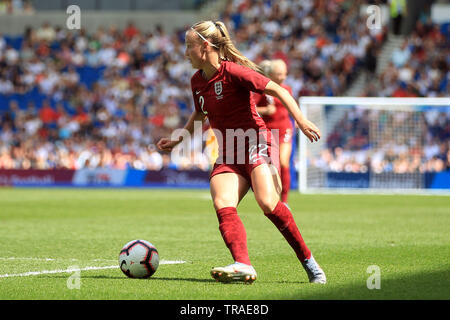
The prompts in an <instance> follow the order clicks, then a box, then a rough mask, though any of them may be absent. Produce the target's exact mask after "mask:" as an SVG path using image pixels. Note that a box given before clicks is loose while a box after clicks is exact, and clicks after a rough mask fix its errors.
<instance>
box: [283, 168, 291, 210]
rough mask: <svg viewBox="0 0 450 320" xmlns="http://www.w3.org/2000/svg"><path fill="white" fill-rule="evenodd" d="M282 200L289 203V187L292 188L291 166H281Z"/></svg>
mask: <svg viewBox="0 0 450 320" xmlns="http://www.w3.org/2000/svg"><path fill="white" fill-rule="evenodd" d="M281 187H282V190H281V202H284V203H287V200H288V193H289V189H290V188H291V172H290V170H289V167H281Z"/></svg>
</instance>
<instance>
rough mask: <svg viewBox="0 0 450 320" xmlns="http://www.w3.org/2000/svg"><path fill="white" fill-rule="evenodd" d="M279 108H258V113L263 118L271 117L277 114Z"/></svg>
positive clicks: (270, 106)
mask: <svg viewBox="0 0 450 320" xmlns="http://www.w3.org/2000/svg"><path fill="white" fill-rule="evenodd" d="M276 110H277V108H276V107H275V105H274V104H269V105H267V106H265V107H256V111H258V113H259V114H260V115H262V116H270V115H272V114H274V113H275V111H276Z"/></svg>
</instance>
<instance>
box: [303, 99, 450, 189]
mask: <svg viewBox="0 0 450 320" xmlns="http://www.w3.org/2000/svg"><path fill="white" fill-rule="evenodd" d="M300 107H301V109H302V112H303V113H304V114H305V115H306V117H307V118H308V119H309V120H311V121H312V122H313V123H315V124H316V125H317V126H318V127H319V129H320V131H321V134H322V138H321V139H320V141H319V142H314V143H310V142H309V140H307V138H306V137H305V136H304V135H303V134H300V138H299V150H298V162H297V163H296V165H297V169H298V172H299V175H298V176H299V189H300V192H303V193H315V192H327V191H328V192H337V191H338V192H339V191H350V192H351V191H358V192H370V191H377V192H392V191H399V192H424V191H425V192H436V191H438V192H442V191H444V192H450V152H449V144H450V98H353V97H302V98H300Z"/></svg>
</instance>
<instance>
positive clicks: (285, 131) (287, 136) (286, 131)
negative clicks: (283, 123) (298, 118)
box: [280, 128, 293, 144]
mask: <svg viewBox="0 0 450 320" xmlns="http://www.w3.org/2000/svg"><path fill="white" fill-rule="evenodd" d="M292 134H293V130H292V128H281V129H280V144H281V143H291V142H292Z"/></svg>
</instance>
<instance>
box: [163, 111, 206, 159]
mask: <svg viewBox="0 0 450 320" xmlns="http://www.w3.org/2000/svg"><path fill="white" fill-rule="evenodd" d="M205 119H206V117H205V115H204V114H202V113H200V112H198V111H197V110H194V111H193V112H192V114H191V116H190V117H189V120H188V122H187V123H186V125H185V126H184V127H183V129H185V130H187V131H188V132H189V134H191V135H192V134H193V133H194V123H195V122H196V121H202V122H203V121H205ZM181 141H183V136H180V137H179V138H178V139H176V140H172V139H171V138H162V139H161V140H159V141H158V143H157V144H156V146H157V147H158V149H159V150H161V151H169V152H170V151H172V149H173V148H175V146H176V145H177V144H179V143H180V142H181Z"/></svg>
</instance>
